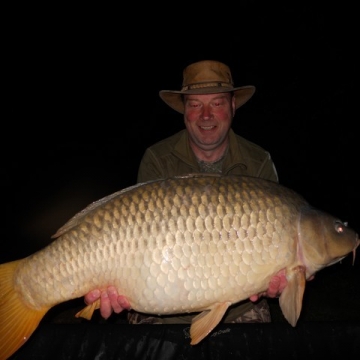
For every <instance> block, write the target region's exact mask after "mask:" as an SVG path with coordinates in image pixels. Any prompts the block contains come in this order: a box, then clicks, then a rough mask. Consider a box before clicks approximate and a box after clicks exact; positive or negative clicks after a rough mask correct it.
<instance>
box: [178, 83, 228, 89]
mask: <svg viewBox="0 0 360 360" xmlns="http://www.w3.org/2000/svg"><path fill="white" fill-rule="evenodd" d="M207 87H226V88H232V87H233V86H232V85H231V84H229V83H224V82H211V83H209V82H207V83H197V84H190V85H186V86H183V87H182V89H181V91H187V90H194V89H203V88H207Z"/></svg>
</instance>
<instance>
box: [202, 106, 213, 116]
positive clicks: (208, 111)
mask: <svg viewBox="0 0 360 360" xmlns="http://www.w3.org/2000/svg"><path fill="white" fill-rule="evenodd" d="M211 116H212V111H211V106H210V105H204V106H203V111H202V117H203V118H204V119H210V118H211Z"/></svg>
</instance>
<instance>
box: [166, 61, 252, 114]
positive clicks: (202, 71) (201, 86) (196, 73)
mask: <svg viewBox="0 0 360 360" xmlns="http://www.w3.org/2000/svg"><path fill="white" fill-rule="evenodd" d="M222 92H233V93H234V95H235V103H236V109H237V108H239V107H240V106H242V105H244V104H245V103H246V102H247V101H248V100H249V99H250V98H251V97H252V96H253V94H254V92H255V86H252V85H248V86H241V87H234V83H233V79H232V76H231V71H230V69H229V67H228V66H227V65H225V64H223V63H221V62H219V61H213V60H204V61H198V62H196V63H193V64H190V65H189V66H187V67H186V68H185V69H184V71H183V83H182V88H181V90H180V91H176V90H161V91H160V92H159V95H160V97H161V99H162V100H164V101H165V102H166V104H168V105H169V106H170V107H172V108H173V109H174V110H176V111H178V112H179V113H181V114H183V113H184V110H185V109H184V102H183V99H182V96H183V95H190V94H216V93H222Z"/></svg>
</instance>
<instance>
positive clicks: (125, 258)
mask: <svg viewBox="0 0 360 360" xmlns="http://www.w3.org/2000/svg"><path fill="white" fill-rule="evenodd" d="M53 237H54V238H56V239H55V240H54V241H53V242H52V243H50V244H49V245H48V246H46V247H45V248H44V249H42V250H40V251H38V252H36V253H34V254H32V255H30V256H28V257H26V258H24V259H20V260H16V261H13V262H9V263H5V264H2V265H0V354H1V355H0V359H6V358H8V357H9V356H10V355H11V354H13V353H14V352H15V351H16V350H17V349H18V348H19V347H20V346H21V345H22V344H23V343H24V342H25V341H26V340H27V339H28V338H29V337H30V335H31V334H32V333H33V331H34V330H35V329H36V327H37V326H38V324H39V322H40V321H41V319H42V318H43V316H44V315H45V314H46V312H47V311H48V310H49V309H50V308H52V307H53V306H55V305H57V304H59V303H62V302H65V301H68V300H70V299H74V298H78V297H82V296H84V295H85V294H86V293H88V292H89V291H90V290H93V289H95V288H100V289H105V288H106V287H107V286H109V285H114V286H116V287H117V289H118V291H119V293H120V294H122V295H125V296H126V297H127V299H128V300H129V302H130V305H131V307H132V309H134V310H136V311H139V312H144V313H148V314H156V315H165V314H178V313H190V312H199V313H200V314H199V316H197V317H195V319H194V320H193V322H192V325H191V328H190V335H191V344H197V343H198V342H199V341H201V340H202V339H203V338H204V337H206V336H207V335H208V334H209V333H210V331H212V329H214V327H215V326H216V325H217V324H218V323H219V322H220V320H221V319H222V317H223V315H224V314H225V312H226V310H227V309H228V307H229V306H230V305H232V304H235V303H237V302H240V301H242V300H244V299H247V298H248V297H249V296H251V295H253V294H257V293H261V292H263V291H265V290H266V289H267V287H268V284H269V281H270V278H271V277H272V276H273V275H275V274H276V273H277V272H278V271H280V270H282V269H285V272H286V278H287V282H288V284H287V286H286V288H285V289H284V291H283V292H282V294H281V296H280V299H279V301H280V307H281V309H282V312H283V314H284V316H285V318H286V319H287V320H288V321H289V322H290V324H291V325H293V326H295V325H296V322H297V320H298V317H299V315H300V311H301V307H302V298H303V292H304V289H305V282H306V279H308V278H309V277H311V276H312V275H314V274H315V273H316V272H317V271H319V270H320V269H322V268H324V267H326V266H329V265H332V264H334V263H336V262H338V261H340V260H341V259H343V258H344V257H345V256H346V255H348V254H349V253H351V252H353V253H354V257H355V249H356V247H357V246H358V245H359V238H358V235H357V234H356V233H355V232H354V231H353V230H351V229H349V228H348V227H347V224H346V223H343V222H341V221H340V220H338V219H337V218H335V217H333V216H331V215H328V214H326V213H324V212H322V211H319V210H317V209H314V208H312V207H311V206H310V205H309V204H308V202H307V201H305V199H304V198H303V197H302V196H299V195H298V194H296V193H295V192H293V191H292V190H290V189H288V188H285V187H283V186H281V185H279V184H277V183H274V182H271V181H267V180H262V179H258V178H252V177H240V176H216V175H214V176H213V175H190V176H183V177H176V178H170V179H165V180H157V181H150V182H147V183H143V184H138V185H135V186H132V187H129V188H126V189H124V190H121V191H119V192H116V193H114V194H112V195H110V196H107V197H105V198H103V199H100V200H99V201H97V202H94V203H92V204H90V205H89V206H88V207H87V208H85V209H84V210H83V211H81V212H80V213H78V214H76V215H75V216H74V217H73V218H72V219H70V221H68V222H67V223H66V224H65V225H64V226H63V227H62V228H60V229H59V230H58V232H57V233H56V234H55V235H54V236H53ZM93 310H94V309H93V308H85V309H84V311H83V312H81V313H80V315H81V316H85V317H86V316H87V317H91V315H92V311H93ZM89 313H90V314H89Z"/></svg>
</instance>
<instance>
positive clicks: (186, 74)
mask: <svg viewBox="0 0 360 360" xmlns="http://www.w3.org/2000/svg"><path fill="white" fill-rule="evenodd" d="M182 85H183V88H182V91H186V90H191V89H195V88H199V87H214V86H219V87H230V88H232V87H233V79H232V76H231V71H230V69H229V67H228V66H227V65H225V64H223V63H221V62H219V61H211V60H204V61H198V62H196V63H193V64H191V65H189V66H187V67H186V68H185V69H184V71H183V84H182Z"/></svg>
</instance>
